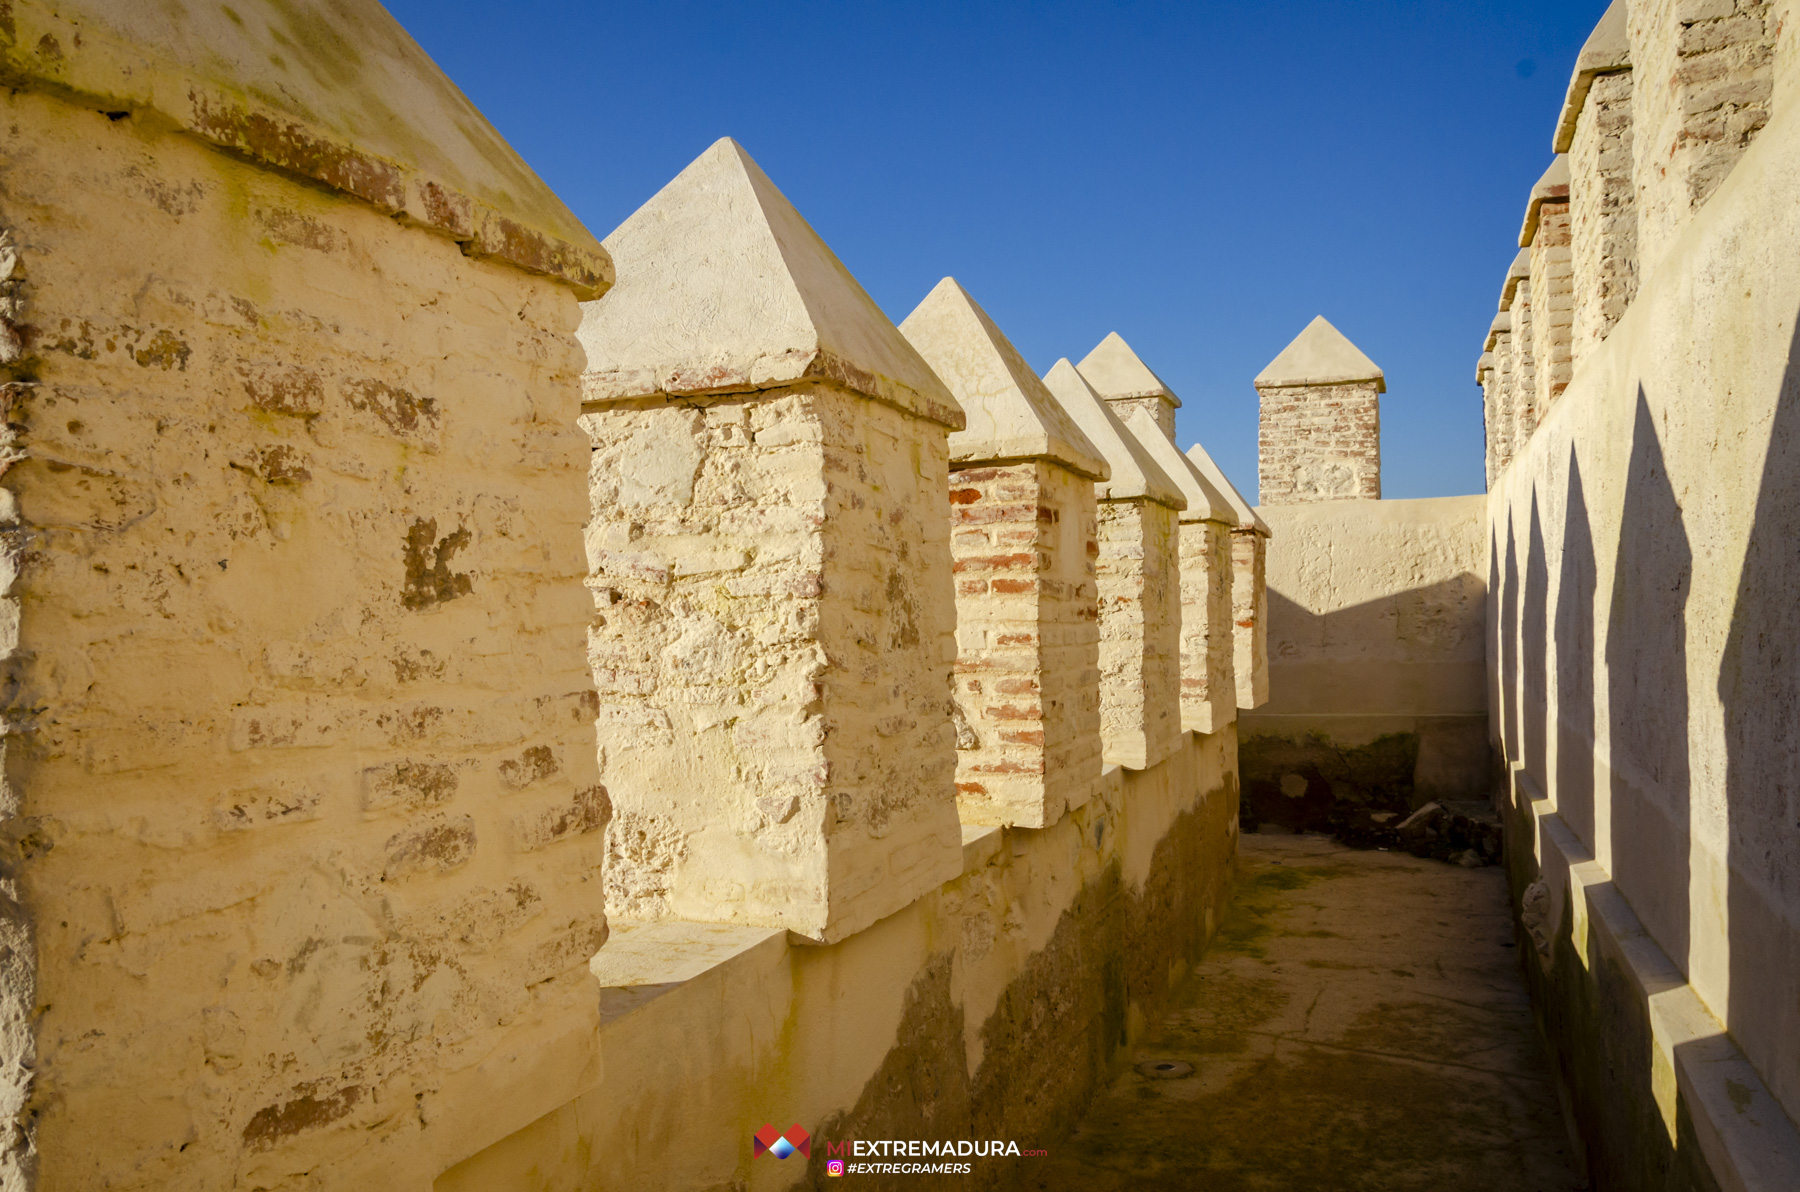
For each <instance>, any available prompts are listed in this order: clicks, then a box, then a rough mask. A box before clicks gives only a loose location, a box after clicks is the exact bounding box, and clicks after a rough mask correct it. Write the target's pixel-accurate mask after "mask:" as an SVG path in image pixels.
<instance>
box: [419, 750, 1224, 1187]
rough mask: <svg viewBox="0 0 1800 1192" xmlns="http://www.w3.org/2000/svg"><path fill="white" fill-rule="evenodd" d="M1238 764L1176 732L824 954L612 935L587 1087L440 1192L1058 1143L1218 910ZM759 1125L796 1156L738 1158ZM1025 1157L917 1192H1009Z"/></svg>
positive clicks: (776, 937)
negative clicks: (909, 1143)
mask: <svg viewBox="0 0 1800 1192" xmlns="http://www.w3.org/2000/svg"><path fill="white" fill-rule="evenodd" d="M1235 744H1236V742H1235V736H1234V733H1233V731H1232V730H1231V729H1230V728H1227V730H1226V731H1224V732H1221V733H1218V734H1214V735H1212V736H1205V737H1203V736H1200V735H1198V734H1183V735H1182V737H1181V740H1180V742H1179V745H1178V748H1177V749H1176V751H1175V752H1174V753H1173V754H1172V755H1171V756H1170V757H1169V758H1167V759H1166V760H1165V761H1164V762H1163V763H1161V764H1160V765H1158V766H1156V767H1155V768H1153V769H1150V770H1146V771H1133V770H1121V769H1119V768H1116V767H1115V768H1112V769H1109V770H1108V771H1107V773H1106V777H1105V780H1104V781H1103V783H1102V784H1101V788H1100V790H1099V791H1098V792H1097V793H1096V795H1095V797H1094V798H1093V800H1092V801H1090V802H1089V803H1088V804H1086V805H1085V806H1083V807H1081V808H1078V809H1076V810H1075V811H1073V812H1071V813H1070V814H1068V815H1066V816H1064V817H1063V818H1062V819H1061V820H1059V821H1058V822H1057V823H1056V824H1055V825H1053V826H1051V827H1048V828H1044V829H1041V830H1033V829H1024V828H997V827H994V828H970V829H968V830H967V831H966V833H965V836H966V838H967V841H968V843H967V844H966V845H965V847H964V852H963V858H964V859H963V872H962V874H961V876H959V877H957V878H956V879H954V880H952V881H950V882H947V883H945V884H944V885H943V886H942V887H941V888H939V889H938V890H936V891H934V892H933V893H931V894H928V895H927V896H926V897H924V898H922V899H920V900H919V901H917V902H915V903H913V904H912V905H911V906H909V907H908V908H906V909H905V910H904V911H902V912H900V913H899V914H896V915H893V916H891V917H889V918H887V919H885V920H883V921H882V922H880V923H878V924H876V925H874V926H873V927H871V928H869V929H868V930H866V931H863V932H860V933H858V934H857V935H854V936H852V937H850V938H849V939H846V940H844V941H843V942H841V943H838V944H835V945H832V946H829V947H814V946H807V945H803V944H796V943H790V942H789V940H788V939H787V937H785V936H784V935H783V933H780V932H774V931H768V930H763V931H760V932H759V931H755V930H753V929H742V928H720V927H707V926H705V925H694V924H681V923H663V924H643V925H637V924H632V923H629V922H624V921H621V922H618V923H616V924H615V927H614V936H613V940H612V942H611V943H609V944H608V946H607V948H606V949H605V950H604V951H602V952H601V954H600V956H599V957H598V958H597V959H596V961H595V971H596V974H597V976H598V977H599V979H600V981H601V984H602V986H603V989H602V1007H603V1008H602V1014H603V1016H608V1015H616V1017H609V1018H608V1021H607V1022H606V1023H605V1025H604V1026H602V1027H601V1029H600V1033H599V1042H600V1047H601V1050H602V1052H603V1053H604V1055H605V1059H606V1065H605V1073H604V1076H603V1078H602V1079H601V1080H600V1081H599V1082H598V1083H597V1084H596V1085H595V1086H594V1088H593V1089H592V1090H591V1091H589V1092H587V1093H585V1094H584V1095H582V1096H581V1097H579V1098H577V1099H574V1100H572V1101H570V1102H569V1103H568V1104H566V1105H564V1106H562V1107H561V1108H559V1109H557V1110H556V1111H554V1112H552V1113H549V1114H547V1115H545V1116H544V1117H543V1118H542V1119H540V1120H539V1121H537V1122H534V1123H533V1124H532V1125H530V1126H529V1127H526V1128H525V1129H522V1130H520V1131H518V1132H517V1133H515V1134H514V1135H512V1136H511V1137H509V1138H507V1139H505V1140H503V1141H501V1142H499V1143H497V1144H495V1145H492V1146H489V1147H487V1148H485V1149H482V1150H480V1151H478V1152H474V1153H471V1155H470V1157H469V1158H468V1159H467V1160H465V1161H464V1162H463V1163H461V1164H459V1165H457V1166H456V1167H454V1168H452V1169H450V1170H449V1171H446V1172H445V1173H444V1174H443V1175H442V1176H441V1177H440V1178H439V1179H438V1180H437V1182H436V1183H435V1184H434V1185H433V1187H434V1189H435V1192H476V1190H481V1192H486V1190H487V1189H493V1188H533V1189H545V1190H549V1192H565V1190H573V1189H579V1188H589V1187H604V1188H609V1189H621V1190H625V1189H640V1188H641V1189H646V1190H649V1189H664V1188H715V1187H740V1188H749V1189H765V1188H767V1189H775V1188H787V1187H791V1186H794V1184H795V1182H796V1181H803V1182H805V1183H806V1184H807V1185H808V1186H811V1185H813V1184H815V1183H822V1182H823V1180H824V1175H825V1173H824V1166H825V1162H826V1159H827V1157H828V1144H838V1143H842V1142H845V1141H847V1140H854V1139H859V1138H860V1139H864V1140H870V1139H881V1138H902V1139H914V1138H916V1139H921V1140H927V1139H928V1140H933V1141H936V1140H941V1139H950V1140H961V1139H980V1140H987V1139H994V1138H998V1139H1004V1140H1014V1141H1016V1142H1017V1143H1018V1145H1019V1147H1020V1149H1021V1150H1031V1149H1037V1148H1055V1147H1057V1146H1059V1145H1061V1140H1063V1139H1064V1138H1066V1136H1067V1134H1068V1131H1069V1130H1070V1129H1072V1128H1073V1125H1074V1123H1075V1121H1076V1120H1077V1118H1078V1115H1079V1113H1080V1110H1081V1108H1082V1107H1083V1105H1084V1104H1085V1103H1086V1101H1087V1099H1088V1097H1089V1095H1090V1094H1091V1093H1092V1092H1093V1091H1094V1090H1095V1089H1096V1088H1097V1087H1099V1085H1100V1084H1101V1083H1102V1082H1103V1081H1105V1080H1107V1079H1109V1078H1110V1076H1111V1075H1113V1074H1114V1073H1115V1072H1116V1066H1117V1064H1118V1063H1119V1062H1120V1061H1121V1060H1122V1058H1123V1057H1124V1056H1125V1054H1126V1049H1127V1048H1128V1047H1129V1045H1130V1041H1131V1040H1133V1039H1135V1038H1136V1037H1138V1035H1139V1033H1140V1032H1141V1031H1142V1030H1143V1028H1144V1024H1145V1023H1146V1022H1147V1021H1148V1020H1149V1019H1150V1018H1152V1017H1154V1016H1155V1014H1156V1013H1157V1011H1158V1008H1159V1006H1160V1005H1161V1004H1162V1000H1163V999H1164V997H1165V996H1166V994H1167V992H1168V990H1169V989H1170V987H1171V986H1172V985H1173V984H1174V983H1175V982H1176V981H1178V980H1179V979H1180V977H1181V976H1182V975H1183V974H1184V973H1185V971H1186V968H1187V965H1188V963H1190V962H1191V961H1192V960H1193V959H1195V958H1196V957H1197V956H1198V955H1199V953H1200V951H1201V950H1202V948H1203V947H1204V945H1205V943H1206V941H1207V940H1208V939H1209V938H1210V937H1211V935H1212V933H1213V932H1214V930H1215V929H1216V925H1217V923H1218V922H1219V920H1220V918H1221V917H1222V915H1223V912H1224V905H1225V898H1226V895H1227V891H1228V887H1229V882H1230V878H1231V874H1232V868H1233V862H1232V856H1233V852H1234V848H1235V842H1236V817H1237V786H1236V773H1235V767H1234V765H1233V758H1234V756H1235ZM720 933H732V934H720ZM608 1007H613V1008H610V1009H609V1008H608ZM765 1122H772V1123H774V1124H775V1126H776V1127H777V1128H778V1129H786V1128H787V1126H788V1125H789V1124H790V1123H794V1122H797V1123H798V1124H800V1125H801V1126H802V1127H803V1128H804V1129H806V1130H807V1131H808V1133H809V1134H810V1135H811V1157H810V1159H808V1158H803V1157H801V1156H799V1155H795V1156H793V1157H791V1158H788V1159H785V1160H776V1159H774V1158H772V1157H771V1156H768V1155H763V1156H761V1157H756V1156H754V1155H753V1151H752V1143H751V1135H752V1133H753V1132H754V1131H755V1130H756V1129H758V1128H759V1127H760V1126H761V1125H762V1124H763V1123H765ZM911 1161H914V1162H919V1161H921V1160H918V1159H914V1160H911ZM927 1161H929V1160H927ZM1038 1161H1039V1160H1037V1159H1035V1158H1032V1157H1029V1156H1021V1157H1017V1158H1002V1159H979V1158H978V1159H974V1160H972V1165H973V1171H972V1173H971V1174H970V1175H969V1176H968V1177H936V1178H939V1179H943V1180H946V1182H951V1183H956V1184H958V1185H959V1186H962V1185H964V1184H966V1186H970V1187H981V1188H988V1187H1010V1186H1015V1185H1018V1184H1028V1183H1029V1180H1030V1175H1031V1171H1032V1167H1031V1165H1032V1164H1033V1163H1035V1162H1038ZM896 1178H901V1177H896ZM904 1178H908V1179H918V1178H921V1177H916V1176H914V1177H904ZM925 1178H927V1179H929V1178H931V1177H925Z"/></svg>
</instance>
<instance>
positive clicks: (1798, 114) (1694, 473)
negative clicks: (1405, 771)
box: [1487, 3, 1800, 1188]
mask: <svg viewBox="0 0 1800 1192" xmlns="http://www.w3.org/2000/svg"><path fill="white" fill-rule="evenodd" d="M1772 9H1773V6H1769V5H1744V4H1737V5H1734V4H1728V3H1720V4H1707V5H1695V4H1689V5H1671V4H1659V3H1645V4H1633V5H1632V6H1631V10H1630V15H1631V24H1630V31H1631V62H1632V72H1631V76H1632V79H1633V82H1632V85H1631V89H1630V99H1631V103H1632V108H1633V132H1632V136H1633V140H1634V144H1635V145H1636V146H1637V147H1639V149H1640V150H1641V153H1640V156H1639V158H1638V166H1637V171H1638V174H1637V178H1638V190H1637V195H1636V201H1637V203H1638V206H1639V218H1640V222H1639V224H1638V242H1637V249H1638V261H1637V265H1636V269H1637V282H1636V295H1635V298H1634V299H1633V300H1632V301H1631V303H1630V305H1629V307H1628V308H1626V309H1625V310H1624V311H1623V313H1622V314H1621V315H1620V316H1618V317H1617V319H1616V322H1614V323H1613V324H1612V326H1611V329H1610V332H1609V333H1608V334H1607V335H1606V337H1605V339H1604V342H1600V343H1597V344H1596V343H1593V342H1592V341H1591V338H1590V339H1584V340H1582V341H1580V342H1581V343H1583V344H1584V345H1585V346H1584V347H1583V348H1582V350H1581V351H1579V352H1578V354H1577V356H1576V359H1575V362H1574V373H1573V379H1572V381H1571V383H1570V385H1569V388H1568V390H1567V391H1566V392H1565V394H1564V395H1563V397H1562V398H1561V399H1560V400H1559V401H1558V402H1557V403H1556V404H1555V406H1554V407H1553V408H1552V409H1551V410H1549V411H1548V412H1547V413H1546V414H1545V416H1544V418H1543V421H1542V423H1541V424H1540V425H1539V426H1538V427H1537V428H1536V432H1535V434H1533V435H1532V436H1531V437H1530V439H1529V441H1527V442H1524V443H1522V444H1521V445H1520V446H1519V447H1518V449H1517V454H1516V455H1515V457H1514V459H1513V460H1512V461H1511V464H1510V466H1507V467H1505V468H1503V469H1501V470H1499V471H1497V474H1496V478H1495V480H1494V482H1493V485H1492V487H1491V491H1490V493H1489V498H1488V530H1487V535H1488V538H1489V542H1490V548H1491V550H1492V551H1493V562H1492V571H1491V578H1490V585H1489V586H1490V591H1489V596H1488V602H1489V611H1488V616H1489V624H1490V630H1491V637H1490V642H1489V647H1488V669H1489V683H1490V692H1491V708H1492V721H1491V726H1490V727H1491V732H1492V734H1493V738H1494V741H1495V749H1496V751H1497V752H1498V753H1500V754H1501V755H1502V756H1503V758H1504V762H1505V764H1504V767H1503V779H1504V781H1503V782H1502V784H1501V790H1500V797H1501V800H1502V802H1503V804H1504V806H1505V808H1506V810H1507V813H1508V815H1509V818H1510V826H1511V831H1510V833H1509V850H1510V855H1509V863H1510V865H1511V866H1512V871H1513V882H1514V892H1515V895H1516V896H1517V897H1518V899H1519V901H1520V914H1521V924H1522V928H1523V930H1524V937H1523V938H1524V939H1525V940H1526V941H1528V942H1529V943H1530V944H1532V945H1534V947H1533V950H1532V954H1531V955H1530V957H1529V959H1530V964H1529V965H1528V969H1529V973H1530V976H1531V979H1532V982H1533V985H1534V992H1535V994H1536V997H1537V1005H1538V1008H1539V1013H1540V1017H1541V1019H1542V1021H1543V1023H1544V1026H1545V1029H1546V1033H1547V1035H1548V1037H1549V1038H1550V1039H1551V1041H1552V1044H1553V1047H1554V1050H1555V1051H1556V1053H1557V1058H1558V1063H1559V1066H1560V1069H1561V1072H1562V1075H1563V1078H1564V1081H1565V1084H1566V1085H1567V1087H1568V1089H1569V1090H1570V1093H1571V1098H1572V1104H1573V1106H1574V1108H1575V1112H1576V1116H1577V1118H1578V1120H1579V1121H1580V1123H1581V1124H1582V1126H1583V1129H1584V1133H1585V1136H1586V1138H1587V1141H1588V1146H1589V1150H1590V1168H1591V1169H1592V1170H1593V1171H1594V1172H1596V1173H1597V1174H1598V1173H1604V1174H1603V1178H1604V1179H1605V1180H1606V1181H1608V1184H1609V1186H1618V1187H1648V1186H1655V1187H1668V1188H1713V1187H1787V1186H1794V1185H1797V1184H1800V1131H1796V1129H1795V1125H1794V1121H1795V1119H1796V1117H1797V1116H1800V1053H1796V1051H1795V1049H1794V1048H1793V1046H1792V1045H1791V1040H1792V1039H1793V1038H1795V1037H1796V1035H1797V1034H1800V1005H1797V1004H1796V1003H1795V1001H1794V999H1793V997H1792V991H1793V989H1794V988H1795V987H1796V985H1797V984H1800V872H1797V871H1796V868H1795V866H1796V864H1797V863H1800V862H1797V859H1800V849H1796V848H1795V847H1794V846H1795V833H1796V824H1797V823H1800V814H1797V813H1796V807H1795V803H1794V798H1793V792H1794V791H1795V790H1796V789H1800V775H1797V774H1796V771H1795V767H1796V754H1795V752H1794V750H1793V748H1792V740H1791V738H1792V731H1791V728H1792V724H1793V723H1794V717H1795V715H1796V712H1797V710H1800V689H1797V688H1796V684H1795V674H1796V672H1795V669H1794V666H1793V659H1792V648H1793V643H1794V642H1795V641H1796V640H1800V620H1797V619H1796V615H1795V604H1794V601H1793V597H1792V592H1793V575H1794V555H1793V549H1792V543H1793V542H1794V541H1795V538H1796V535H1797V534H1800V526H1797V525H1795V524H1794V512H1793V511H1794V510H1795V509H1796V508H1797V507H1800V501H1797V496H1800V446H1797V444H1800V435H1797V432H1796V430H1795V426H1796V424H1797V423H1796V419H1797V418H1800V382H1797V381H1796V372H1795V369H1796V367H1797V366H1796V357H1795V351H1794V349H1795V344H1796V339H1797V336H1800V280H1797V279H1796V277H1795V275H1794V271H1793V270H1792V268H1791V262H1792V260H1793V259H1794V256H1795V253H1796V252H1797V251H1800V216H1797V215H1796V212H1797V211H1800V204H1797V203H1796V199H1797V198H1800V167H1797V166H1796V162H1800V111H1796V110H1795V109H1793V108H1792V107H1791V106H1787V107H1780V108H1777V109H1776V110H1775V111H1774V113H1773V114H1772V115H1770V114H1769V111H1768V102H1767V100H1768V96H1769V94H1770V87H1771V83H1770V79H1771V77H1772V72H1773V73H1777V74H1779V73H1781V72H1780V71H1779V70H1776V69H1775V67H1774V65H1773V64H1772V63H1771V61H1770V56H1769V51H1768V39H1769V38H1770V37H1771V36H1772V34H1773V31H1774V29H1775V28H1776V27H1777V26H1776V25H1775V24H1772V23H1771V21H1772V19H1773V14H1772ZM1791 37H1792V32H1791V30H1790V31H1788V32H1785V33H1784V34H1783V38H1784V42H1785V43H1786V44H1785V45H1784V48H1783V53H1784V56H1785V55H1786V54H1788V53H1791V50H1790V49H1788V48H1787V46H1789V45H1791V41H1790V40H1789V39H1791ZM1784 94H1785V93H1784ZM1615 114H1616V113H1609V112H1608V111H1606V110H1605V108H1604V107H1602V108H1600V109H1593V110H1589V111H1586V112H1584V113H1583V114H1582V117H1581V119H1582V121H1583V123H1586V122H1587V121H1588V120H1590V119H1594V120H1610V119H1611V118H1612V116H1613V115H1615ZM1765 121H1766V126H1764V122H1765ZM1759 128H1760V131H1757V130H1758V129H1759ZM1581 137H1582V131H1581V130H1580V129H1577V132H1576V143H1577V145H1578V146H1579V144H1580V142H1581ZM1752 137H1753V139H1752ZM1573 164H1574V183H1573V185H1572V188H1571V193H1572V200H1573V202H1574V203H1575V211H1574V217H1575V220H1576V227H1577V228H1580V227H1582V226H1583V224H1584V220H1588V219H1589V213H1585V212H1584V211H1583V210H1582V206H1583V203H1584V202H1591V201H1595V200H1596V199H1597V200H1598V201H1600V202H1601V203H1603V204H1605V203H1607V202H1608V201H1609V200H1608V198H1607V196H1608V195H1611V194H1614V193H1616V190H1615V189H1614V188H1611V187H1610V186H1609V183H1608V179H1607V178H1605V177H1596V176H1595V175H1596V172H1599V173H1600V174H1604V173H1605V172H1606V169H1607V167H1606V166H1605V164H1604V159H1603V158H1602V157H1599V156H1598V155H1595V156H1591V157H1589V158H1587V159H1586V162H1585V164H1584V161H1583V159H1582V157H1581V155H1580V154H1576V156H1575V161H1574V163H1573ZM1605 218H1610V213H1609V209H1607V208H1604V207H1603V218H1602V220H1601V222H1602V223H1604V219H1605ZM1615 243H1617V244H1619V245H1621V246H1623V245H1626V244H1627V243H1628V242H1627V241H1625V240H1624V238H1623V237H1620V238H1618V239H1617V240H1615ZM1620 251H1625V249H1624V248H1623V247H1621V249H1620ZM1621 272H1622V270H1621ZM1577 294H1578V310H1577V325H1578V326H1584V325H1585V326H1589V327H1593V326H1602V325H1604V324H1605V322H1606V320H1607V318H1608V317H1610V315H1609V313H1608V312H1607V310H1606V309H1605V305H1606V301H1607V296H1606V295H1604V294H1602V293H1601V292H1600V291H1599V290H1598V289H1597V288H1595V287H1588V286H1581V287H1578V290H1577ZM1596 302H1598V303H1599V304H1600V305H1601V308H1602V309H1601V310H1599V311H1596V310H1594V309H1593V306H1594V304H1595V303H1596ZM1583 306H1585V307H1586V308H1587V309H1586V310H1583V309H1581V307H1583Z"/></svg>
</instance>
